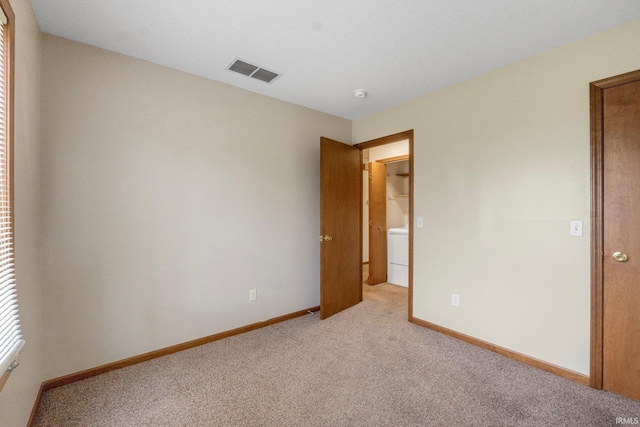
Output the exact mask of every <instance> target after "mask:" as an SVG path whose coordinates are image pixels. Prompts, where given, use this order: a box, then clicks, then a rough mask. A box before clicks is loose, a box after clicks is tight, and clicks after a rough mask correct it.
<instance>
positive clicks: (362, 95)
mask: <svg viewBox="0 0 640 427" xmlns="http://www.w3.org/2000/svg"><path fill="white" fill-rule="evenodd" d="M353 96H355V97H356V98H365V97H366V96H367V91H366V90H364V89H356V90H354V91H353Z"/></svg>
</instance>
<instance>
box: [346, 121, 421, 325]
mask: <svg viewBox="0 0 640 427" xmlns="http://www.w3.org/2000/svg"><path fill="white" fill-rule="evenodd" d="M355 146H356V147H358V148H359V149H360V150H362V156H361V157H362V159H363V161H362V169H363V194H362V198H363V202H362V206H363V210H362V218H363V220H362V224H363V229H362V235H363V239H362V240H363V244H362V249H363V252H362V259H363V271H364V272H366V273H368V274H366V276H365V275H364V274H363V276H364V280H363V282H364V283H363V286H364V287H365V289H366V287H368V286H377V285H379V284H385V286H387V284H391V285H395V286H403V287H406V288H407V300H408V304H407V306H408V308H407V315H408V319H411V318H412V315H413V313H412V307H413V182H414V180H413V130H410V131H406V132H401V133H397V134H394V135H389V136H385V137H382V138H377V139H374V140H370V141H366V142H363V143H360V144H356V145H355Z"/></svg>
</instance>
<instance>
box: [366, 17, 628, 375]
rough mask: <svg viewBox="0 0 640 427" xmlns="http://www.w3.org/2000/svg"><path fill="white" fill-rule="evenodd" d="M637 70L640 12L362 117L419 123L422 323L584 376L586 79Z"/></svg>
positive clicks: (384, 129) (376, 132)
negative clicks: (455, 300)
mask: <svg viewBox="0 0 640 427" xmlns="http://www.w3.org/2000/svg"><path fill="white" fill-rule="evenodd" d="M639 68H640V20H636V21H632V22H630V23H627V24H625V25H622V26H618V27H616V28H613V29H610V30H607V31H605V32H602V33H599V34H596V35H594V36H591V37H587V38H585V39H582V40H579V41H576V42H574V43H571V44H568V45H565V46H562V47H560V48H557V49H554V50H551V51H548V52H545V53H542V54H539V55H537V56H534V57H532V58H529V59H527V60H524V61H521V62H518V63H516V64H513V65H510V66H507V67H504V68H501V69H499V70H496V71H493V72H490V73H487V74H484V75H482V76H479V77H476V78H473V79H470V80H467V81H464V82H462V83H459V84H456V85H453V86H449V87H446V88H444V89H441V90H439V91H437V92H435V93H432V94H429V95H426V96H422V97H418V98H415V99H414V100H411V101H409V102H405V103H403V104H400V105H397V106H395V107H393V108H389V109H387V110H385V111H382V112H379V113H376V114H372V115H370V116H367V117H364V118H362V119H358V120H355V121H354V123H353V141H354V142H356V143H357V142H362V141H366V140H370V139H374V138H378V137H382V136H385V135H389V134H393V133H397V132H401V131H405V130H408V129H414V130H415V147H414V149H415V156H414V161H415V164H414V167H415V189H414V190H415V201H414V203H415V216H416V217H424V222H425V225H424V228H422V229H418V228H416V230H415V244H414V281H413V283H414V294H413V295H414V308H413V313H414V316H415V317H417V318H419V319H422V320H425V321H428V322H433V323H436V324H438V325H441V326H444V327H447V328H450V329H453V330H456V331H458V332H461V333H464V334H467V335H471V336H473V337H476V338H479V339H481V340H485V341H488V342H491V343H493V344H497V345H499V346H502V347H506V348H508V349H511V350H514V351H517V352H520V353H524V354H526V355H529V356H532V357H535V358H538V359H541V360H543V361H546V362H549V363H552V364H555V365H559V366H562V367H564V368H567V369H570V370H573V371H577V372H580V373H583V374H588V372H589V321H590V278H589V274H590V255H589V248H590V239H589V233H590V219H589V217H590V181H589V180H590V166H589V156H590V155H589V86H588V85H589V82H591V81H595V80H598V79H602V78H606V77H609V76H613V75H617V74H621V73H625V72H628V71H632V70H636V69H639ZM570 220H582V221H584V224H585V226H584V236H583V237H572V236H569V221H570ZM453 293H456V294H459V295H460V306H459V307H457V308H456V307H453V306H452V305H451V294H453Z"/></svg>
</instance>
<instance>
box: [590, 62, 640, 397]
mask: <svg viewBox="0 0 640 427" xmlns="http://www.w3.org/2000/svg"><path fill="white" fill-rule="evenodd" d="M635 81H640V70H636V71H632V72H629V73H625V74H620V75H618V76H614V77H609V78H606V79H602V80H598V81H595V82H592V83H590V84H589V93H590V105H591V361H590V362H591V366H590V375H589V385H590V386H591V387H593V388H596V389H598V390H601V389H602V387H603V350H604V341H603V340H604V331H603V326H604V266H603V261H604V215H603V213H604V180H603V176H604V134H603V131H604V123H603V122H604V106H603V100H604V91H605V90H606V89H610V88H612V87H616V86H621V85H624V84H627V83H632V82H635Z"/></svg>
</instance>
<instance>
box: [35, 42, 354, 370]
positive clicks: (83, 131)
mask: <svg viewBox="0 0 640 427" xmlns="http://www.w3.org/2000/svg"><path fill="white" fill-rule="evenodd" d="M42 43H43V57H42V79H43V85H42V138H43V158H44V159H46V161H45V162H43V171H42V183H43V193H44V195H45V197H44V199H43V204H42V213H43V215H42V229H43V252H42V256H43V269H42V271H43V277H44V278H45V280H44V283H43V289H44V297H45V299H46V301H47V306H46V310H45V314H44V320H45V323H46V324H47V329H48V330H47V335H46V341H45V348H46V355H47V358H46V360H45V377H46V378H53V377H57V376H60V375H65V374H69V373H71V372H76V371H79V370H82V369H86V368H91V367H95V366H98V365H101V364H104V363H108V362H113V361H115V360H118V359H122V358H126V357H129V356H133V355H138V354H141V353H145V352H148V351H151V350H156V349H159V348H162V347H166V346H170V345H173V344H178V343H182V342H184V341H188V340H191V339H194V338H199V337H203V336H207V335H210V334H214V333H217V332H221V331H227V330H230V329H233V328H236V327H239V326H244V325H248V324H251V323H254V322H258V321H262V320H266V319H269V318H273V317H276V316H280V315H283V314H287V313H291V312H295V311H298V310H302V309H305V308H308V307H312V306H316V305H318V304H319V253H320V251H319V244H318V235H319V234H318V233H319V222H320V220H319V211H320V207H319V206H320V201H319V197H320V196H319V185H320V184H319V182H320V179H319V173H320V167H319V162H320V143H319V138H320V136H327V137H329V138H333V139H337V140H342V141H349V140H350V138H351V122H350V121H349V120H345V119H340V118H337V117H335V116H330V115H328V114H324V113H320V112H317V111H313V110H310V109H307V108H303V107H300V106H296V105H293V104H289V103H286V102H282V101H278V100H275V99H273V98H268V97H266V96H262V95H258V94H255V93H251V92H248V91H244V90H241V89H238V88H234V87H231V86H228V85H225V84H221V83H218V82H215V81H210V80H206V79H203V78H199V77H196V76H193V75H189V74H186V73H183V72H179V71H175V70H171V69H168V68H164V67H161V66H158V65H154V64H151V63H148V62H144V61H140V60H136V59H132V58H129V57H126V56H123V55H118V54H115V53H110V52H107V51H104V50H101V49H97V48H94V47H90V46H87V45H82V44H79V43H75V42H71V41H68V40H64V39H61V38H57V37H53V36H49V35H44V36H43V39H42ZM252 288H256V289H257V301H254V302H249V290H250V289H252Z"/></svg>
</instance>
